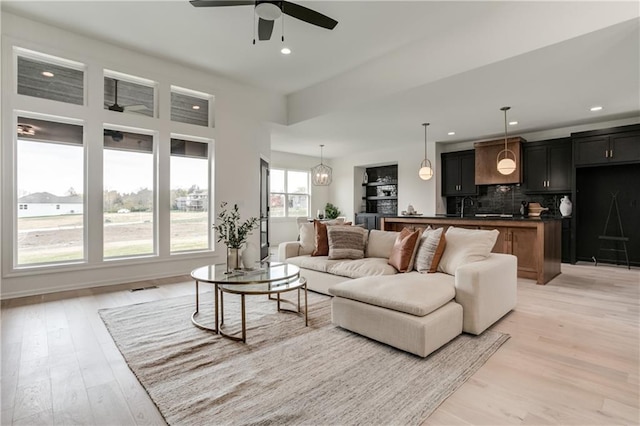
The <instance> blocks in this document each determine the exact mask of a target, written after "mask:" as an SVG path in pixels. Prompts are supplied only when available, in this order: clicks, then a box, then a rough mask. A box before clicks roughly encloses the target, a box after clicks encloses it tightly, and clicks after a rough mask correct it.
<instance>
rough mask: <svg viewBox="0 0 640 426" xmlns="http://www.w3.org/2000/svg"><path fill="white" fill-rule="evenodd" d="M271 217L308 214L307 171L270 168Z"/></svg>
mask: <svg viewBox="0 0 640 426" xmlns="http://www.w3.org/2000/svg"><path fill="white" fill-rule="evenodd" d="M269 184H270V186H271V199H270V203H269V204H270V214H271V217H300V216H302V217H308V216H309V172H301V171H295V170H282V169H271V171H270V179H269Z"/></svg>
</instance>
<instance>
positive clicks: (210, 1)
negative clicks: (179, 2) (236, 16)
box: [189, 0, 256, 7]
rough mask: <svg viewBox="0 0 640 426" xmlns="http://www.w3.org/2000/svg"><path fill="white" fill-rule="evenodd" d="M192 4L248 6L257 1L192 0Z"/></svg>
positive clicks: (196, 5)
mask: <svg viewBox="0 0 640 426" xmlns="http://www.w3.org/2000/svg"><path fill="white" fill-rule="evenodd" d="M189 3H191V5H192V6H195V7H220V6H248V5H255V4H256V2H255V1H249V0H247V1H243V0H241V1H234V0H191V1H190V2H189Z"/></svg>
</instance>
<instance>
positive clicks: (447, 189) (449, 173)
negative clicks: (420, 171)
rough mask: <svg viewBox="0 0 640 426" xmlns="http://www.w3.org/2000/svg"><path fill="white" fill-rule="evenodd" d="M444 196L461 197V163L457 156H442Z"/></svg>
mask: <svg viewBox="0 0 640 426" xmlns="http://www.w3.org/2000/svg"><path fill="white" fill-rule="evenodd" d="M441 158H442V195H444V196H447V195H448V196H452V195H453V196H455V195H459V193H458V187H459V185H460V161H459V157H458V156H457V155H451V154H443V155H442V157H441Z"/></svg>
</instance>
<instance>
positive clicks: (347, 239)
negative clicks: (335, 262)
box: [327, 226, 368, 259]
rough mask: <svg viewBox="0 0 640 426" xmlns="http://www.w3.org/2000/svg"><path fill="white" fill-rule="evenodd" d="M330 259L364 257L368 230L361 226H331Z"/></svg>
mask: <svg viewBox="0 0 640 426" xmlns="http://www.w3.org/2000/svg"><path fill="white" fill-rule="evenodd" d="M327 235H328V236H329V259H362V258H363V257H364V247H365V244H366V242H367V235H368V231H367V230H366V229H363V228H360V227H359V226H330V227H328V228H327Z"/></svg>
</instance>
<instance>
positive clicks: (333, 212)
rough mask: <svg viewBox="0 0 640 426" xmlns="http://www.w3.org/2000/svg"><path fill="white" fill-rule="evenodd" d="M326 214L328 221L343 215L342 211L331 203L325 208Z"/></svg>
mask: <svg viewBox="0 0 640 426" xmlns="http://www.w3.org/2000/svg"><path fill="white" fill-rule="evenodd" d="M324 212H325V217H326V218H327V219H335V218H337V217H338V216H340V214H341V212H340V209H338V208H337V207H336V206H334V205H333V204H331V203H327V205H326V206H325V207H324Z"/></svg>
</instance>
